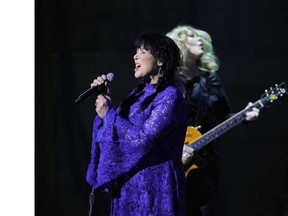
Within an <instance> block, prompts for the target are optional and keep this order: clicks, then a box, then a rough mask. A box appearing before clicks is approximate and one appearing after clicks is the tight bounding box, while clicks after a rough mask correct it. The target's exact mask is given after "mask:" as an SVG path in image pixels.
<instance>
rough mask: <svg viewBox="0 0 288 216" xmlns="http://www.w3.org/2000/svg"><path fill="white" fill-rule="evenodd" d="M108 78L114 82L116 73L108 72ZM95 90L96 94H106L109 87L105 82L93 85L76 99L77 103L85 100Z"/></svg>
mask: <svg viewBox="0 0 288 216" xmlns="http://www.w3.org/2000/svg"><path fill="white" fill-rule="evenodd" d="M106 79H107V80H108V81H109V82H112V80H113V79H114V73H108V74H107V75H106ZM94 92H95V93H96V95H99V94H103V93H104V94H105V93H107V87H106V86H105V84H104V83H102V84H101V85H98V86H93V87H91V88H89V89H87V90H86V91H85V92H83V93H82V94H81V95H79V96H78V98H77V99H76V100H75V103H79V102H80V101H83V100H84V99H86V98H87V97H88V96H90V95H91V94H92V93H94Z"/></svg>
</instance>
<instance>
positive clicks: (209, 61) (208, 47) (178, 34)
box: [166, 25, 219, 73]
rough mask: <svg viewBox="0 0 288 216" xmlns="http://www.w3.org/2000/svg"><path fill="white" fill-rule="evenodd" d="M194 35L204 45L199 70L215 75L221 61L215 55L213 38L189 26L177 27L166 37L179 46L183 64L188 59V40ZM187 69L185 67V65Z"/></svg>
mask: <svg viewBox="0 0 288 216" xmlns="http://www.w3.org/2000/svg"><path fill="white" fill-rule="evenodd" d="M191 33H193V34H194V35H195V36H196V37H199V38H201V41H202V43H203V48H204V49H203V54H202V55H201V57H200V59H199V62H198V65H197V67H198V69H199V70H200V71H206V72H209V73H213V72H215V71H217V70H218V69H219V60H218V58H217V56H216V55H215V54H214V49H213V46H212V39H211V36H210V35H209V34H208V33H207V32H205V31H203V30H200V29H196V28H193V27H192V26H189V25H181V26H177V27H175V28H174V29H172V30H171V31H170V32H168V33H167V34H166V35H167V36H168V37H170V38H172V39H173V40H174V41H175V43H176V44H177V45H178V47H179V49H180V50H181V52H182V56H183V62H185V59H187V58H189V57H188V52H189V50H188V48H187V47H186V46H185V41H186V38H187V37H188V35H189V34H191ZM183 67H184V69H185V65H183ZM186 70H187V68H186Z"/></svg>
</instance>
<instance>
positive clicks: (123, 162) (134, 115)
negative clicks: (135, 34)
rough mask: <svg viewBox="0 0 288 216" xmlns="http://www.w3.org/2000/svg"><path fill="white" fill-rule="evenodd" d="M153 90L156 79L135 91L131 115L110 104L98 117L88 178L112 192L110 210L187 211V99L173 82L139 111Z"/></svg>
mask: <svg viewBox="0 0 288 216" xmlns="http://www.w3.org/2000/svg"><path fill="white" fill-rule="evenodd" d="M153 91H154V85H151V84H146V86H145V88H144V89H143V90H142V91H141V92H138V93H137V100H136V102H135V103H133V104H132V105H131V107H130V109H129V113H128V118H124V117H122V116H121V115H120V114H119V110H120V109H117V110H115V109H114V108H113V107H112V106H111V107H110V108H109V110H108V112H107V114H106V116H105V118H104V119H103V120H102V119H101V118H99V117H98V116H97V117H96V118H95V121H94V126H93V138H92V149H91V161H90V163H89V167H88V170H87V176H86V179H87V182H88V183H89V184H90V185H91V186H92V187H93V188H95V189H99V190H110V191H111V192H112V209H111V215H119V216H129V215H131V216H138V215H139V216H148V215H150V216H152V215H153V216H162V215H163V216H172V215H177V216H178V215H179V216H182V215H184V211H185V208H184V207H185V206H184V205H185V202H184V190H185V188H184V187H185V177H184V172H183V168H182V162H181V155H182V148H183V143H184V137H185V132H186V126H187V123H186V122H187V116H186V113H187V112H186V108H185V105H184V99H183V97H182V95H181V93H180V92H179V91H178V89H177V88H175V87H174V86H171V85H170V86H167V87H166V88H165V89H164V90H163V91H161V92H160V93H159V94H158V95H157V96H156V97H155V98H154V100H153V101H152V102H151V103H150V104H149V105H148V106H147V108H146V109H145V110H144V111H141V110H140V105H141V102H142V101H143V100H144V98H146V97H147V96H149V95H151V94H152V93H153ZM120 107H121V106H120Z"/></svg>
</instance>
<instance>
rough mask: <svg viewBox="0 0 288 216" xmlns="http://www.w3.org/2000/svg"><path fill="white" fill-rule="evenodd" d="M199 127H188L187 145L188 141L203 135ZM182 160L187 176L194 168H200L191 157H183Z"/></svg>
mask: <svg viewBox="0 0 288 216" xmlns="http://www.w3.org/2000/svg"><path fill="white" fill-rule="evenodd" d="M197 128H199V127H196V128H195V127H193V126H188V127H187V130H186V136H185V140H184V145H187V144H188V143H192V142H193V141H194V140H196V139H198V138H199V137H201V136H202V134H201V133H200V131H199V130H198V129H197ZM182 162H183V164H184V170H185V176H187V175H188V173H189V172H190V171H191V170H192V169H197V168H199V167H198V166H197V165H196V164H195V163H193V162H192V161H189V159H188V160H185V159H184V158H182Z"/></svg>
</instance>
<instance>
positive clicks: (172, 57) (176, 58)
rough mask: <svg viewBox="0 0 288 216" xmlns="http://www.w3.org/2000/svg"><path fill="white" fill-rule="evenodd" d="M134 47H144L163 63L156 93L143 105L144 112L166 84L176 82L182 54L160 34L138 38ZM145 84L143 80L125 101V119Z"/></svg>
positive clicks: (174, 44)
mask: <svg viewBox="0 0 288 216" xmlns="http://www.w3.org/2000/svg"><path fill="white" fill-rule="evenodd" d="M134 45H135V48H136V49H138V48H142V47H143V48H144V49H146V50H148V51H150V53H151V54H152V55H153V57H154V58H155V59H156V61H157V60H159V61H160V62H161V63H162V65H161V73H159V80H158V83H157V84H156V87H155V91H154V93H153V94H151V95H150V96H148V97H147V98H145V100H144V101H143V102H142V104H141V109H142V110H144V109H145V108H146V107H147V106H148V105H149V103H150V102H151V101H152V100H153V99H154V98H155V97H156V95H157V94H158V93H159V92H161V91H163V90H164V88H165V86H166V84H167V83H168V82H170V81H172V80H174V78H175V74H176V71H177V68H178V67H179V66H180V64H181V52H180V50H179V48H178V46H177V45H176V43H175V42H174V41H173V40H172V39H171V38H169V37H167V36H165V35H160V34H145V35H141V36H138V37H137V38H136V39H135V42H134ZM157 71H158V70H157ZM145 82H146V80H142V82H141V83H140V84H139V85H138V87H137V89H136V90H135V91H134V92H133V93H132V94H130V96H129V97H128V98H126V99H125V100H124V101H123V103H122V105H121V109H120V114H121V115H122V116H123V117H128V113H129V109H130V106H131V104H133V103H134V102H135V101H136V100H137V95H138V93H139V92H140V91H141V90H143V88H144V87H145Z"/></svg>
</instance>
